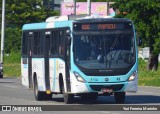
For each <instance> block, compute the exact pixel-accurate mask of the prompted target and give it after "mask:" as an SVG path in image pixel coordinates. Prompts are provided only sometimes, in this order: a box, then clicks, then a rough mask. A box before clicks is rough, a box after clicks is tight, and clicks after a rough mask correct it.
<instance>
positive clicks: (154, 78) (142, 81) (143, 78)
mask: <svg viewBox="0 0 160 114" xmlns="http://www.w3.org/2000/svg"><path fill="white" fill-rule="evenodd" d="M146 64H147V62H145V61H144V60H142V59H139V82H138V83H139V85H141V86H160V68H158V70H157V71H155V70H154V71H148V70H146ZM159 65H160V64H159Z"/></svg>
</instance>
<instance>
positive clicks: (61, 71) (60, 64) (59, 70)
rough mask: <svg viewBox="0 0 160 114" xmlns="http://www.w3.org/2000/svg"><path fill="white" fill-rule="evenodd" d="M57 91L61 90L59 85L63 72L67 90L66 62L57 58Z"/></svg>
mask: <svg viewBox="0 0 160 114" xmlns="http://www.w3.org/2000/svg"><path fill="white" fill-rule="evenodd" d="M55 65H56V66H55V67H54V68H55V75H56V76H55V78H54V80H55V92H60V86H59V76H60V74H62V77H63V83H64V88H65V90H66V81H65V80H66V79H65V62H64V61H63V60H61V59H55Z"/></svg>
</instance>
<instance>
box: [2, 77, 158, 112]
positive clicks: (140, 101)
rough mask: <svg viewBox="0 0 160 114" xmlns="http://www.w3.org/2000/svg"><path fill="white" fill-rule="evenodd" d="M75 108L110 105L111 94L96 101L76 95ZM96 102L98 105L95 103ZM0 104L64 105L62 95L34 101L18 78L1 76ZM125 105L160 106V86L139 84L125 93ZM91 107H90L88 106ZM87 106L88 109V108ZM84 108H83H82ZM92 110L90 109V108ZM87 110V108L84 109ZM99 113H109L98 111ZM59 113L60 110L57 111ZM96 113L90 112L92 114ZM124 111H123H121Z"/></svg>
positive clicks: (30, 93)
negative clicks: (136, 90) (83, 99)
mask: <svg viewBox="0 0 160 114" xmlns="http://www.w3.org/2000/svg"><path fill="white" fill-rule="evenodd" d="M73 104H74V106H77V107H75V108H77V109H78V108H79V109H78V110H81V109H80V108H84V107H78V106H82V105H88V106H93V107H92V108H93V109H96V107H97V106H98V105H106V106H111V105H113V104H114V105H115V101H114V97H113V96H105V97H104V96H99V97H98V99H97V100H96V101H82V100H81V99H80V98H78V97H76V98H75V100H74V103H73ZM97 104H98V105H97ZM0 105H59V106H60V105H63V106H64V105H65V104H64V102H63V97H62V95H53V99H52V101H36V100H35V99H34V95H33V90H28V89H27V88H26V87H24V86H23V85H22V84H21V79H20V78H3V79H0ZM125 105H134V106H139V105H158V106H160V87H143V86H140V87H139V90H138V92H137V93H127V95H126V101H125ZM89 108H91V107H89ZM89 108H88V109H89ZM84 109H85V108H84ZM90 110H92V109H90ZM86 111H87V109H86ZM99 112H100V113H109V112H106V111H99ZM58 113H60V112H58ZM94 113H97V112H96V111H95V112H92V114H94ZM122 113H124V112H122ZM77 114H78V113H77ZM112 114H120V112H112Z"/></svg>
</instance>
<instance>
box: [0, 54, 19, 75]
mask: <svg viewBox="0 0 160 114" xmlns="http://www.w3.org/2000/svg"><path fill="white" fill-rule="evenodd" d="M20 58H21V55H20V52H11V54H8V55H5V56H4V64H3V71H4V76H7V77H20V75H21V64H20V63H21V62H20Z"/></svg>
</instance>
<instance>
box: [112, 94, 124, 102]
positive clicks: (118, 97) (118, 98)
mask: <svg viewBox="0 0 160 114" xmlns="http://www.w3.org/2000/svg"><path fill="white" fill-rule="evenodd" d="M114 98H115V101H116V103H117V104H124V102H125V92H115V93H114Z"/></svg>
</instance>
